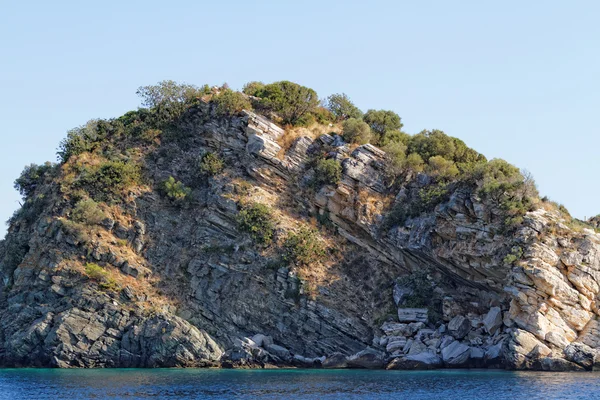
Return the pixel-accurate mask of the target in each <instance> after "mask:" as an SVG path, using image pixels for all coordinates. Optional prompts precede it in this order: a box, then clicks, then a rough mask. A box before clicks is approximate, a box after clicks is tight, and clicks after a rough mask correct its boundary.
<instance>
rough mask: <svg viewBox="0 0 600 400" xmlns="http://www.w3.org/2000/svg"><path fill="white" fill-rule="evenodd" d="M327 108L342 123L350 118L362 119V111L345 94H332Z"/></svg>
mask: <svg viewBox="0 0 600 400" xmlns="http://www.w3.org/2000/svg"><path fill="white" fill-rule="evenodd" d="M327 108H328V109H329V111H331V113H332V114H333V115H334V116H335V118H336V120H338V121H342V120H345V119H348V118H356V119H360V118H362V115H363V113H362V111H360V110H359V109H358V107H356V106H355V105H354V103H352V101H350V98H349V97H348V96H347V95H346V94H345V93H341V94H332V95H331V96H329V97H328V98H327Z"/></svg>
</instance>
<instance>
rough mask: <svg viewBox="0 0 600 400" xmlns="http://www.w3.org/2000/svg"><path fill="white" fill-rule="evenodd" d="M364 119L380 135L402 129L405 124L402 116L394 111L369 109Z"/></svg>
mask: <svg viewBox="0 0 600 400" xmlns="http://www.w3.org/2000/svg"><path fill="white" fill-rule="evenodd" d="M363 120H364V121H365V122H366V123H367V124H369V126H370V127H371V129H372V130H373V132H375V133H376V134H377V135H379V136H380V137H381V136H383V135H384V134H385V132H387V131H394V130H400V129H402V126H403V125H402V122H401V120H400V117H399V116H398V114H396V113H395V112H393V111H386V110H369V111H367V113H366V114H365V115H364V117H363Z"/></svg>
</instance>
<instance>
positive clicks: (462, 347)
mask: <svg viewBox="0 0 600 400" xmlns="http://www.w3.org/2000/svg"><path fill="white" fill-rule="evenodd" d="M470 356H471V348H470V347H469V346H467V345H466V344H463V343H460V342H458V341H455V342H452V343H451V344H450V345H448V346H447V347H445V348H444V349H443V350H442V360H443V361H444V363H445V364H446V365H448V366H450V367H459V366H463V365H465V364H466V363H467V361H468V360H469V357H470Z"/></svg>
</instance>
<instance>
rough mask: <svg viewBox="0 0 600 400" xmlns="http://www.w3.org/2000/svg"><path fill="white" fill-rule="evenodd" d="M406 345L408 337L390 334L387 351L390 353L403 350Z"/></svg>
mask: <svg viewBox="0 0 600 400" xmlns="http://www.w3.org/2000/svg"><path fill="white" fill-rule="evenodd" d="M404 346H406V338H405V337H404V336H390V337H389V338H388V341H387V346H386V348H385V351H387V352H388V353H393V352H395V351H401V350H403V349H404Z"/></svg>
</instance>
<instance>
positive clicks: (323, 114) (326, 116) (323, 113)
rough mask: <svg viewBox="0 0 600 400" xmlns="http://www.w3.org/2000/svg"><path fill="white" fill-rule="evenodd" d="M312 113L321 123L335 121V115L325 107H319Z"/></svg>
mask: <svg viewBox="0 0 600 400" xmlns="http://www.w3.org/2000/svg"><path fill="white" fill-rule="evenodd" d="M312 115H313V116H314V118H315V120H316V121H317V122H318V123H319V124H321V125H325V124H329V123H331V122H334V121H335V116H334V115H333V114H332V113H331V111H329V110H328V109H326V108H324V107H318V108H317V109H316V110H314V111H313V112H312Z"/></svg>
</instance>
